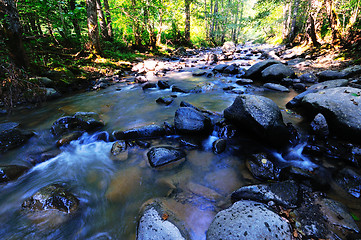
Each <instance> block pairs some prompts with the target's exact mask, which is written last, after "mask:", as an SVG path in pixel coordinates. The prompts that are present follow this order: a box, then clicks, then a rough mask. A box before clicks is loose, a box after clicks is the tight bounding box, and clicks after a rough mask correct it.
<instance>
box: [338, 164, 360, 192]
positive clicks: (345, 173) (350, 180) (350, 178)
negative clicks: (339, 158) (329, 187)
mask: <svg viewBox="0 0 361 240" xmlns="http://www.w3.org/2000/svg"><path fill="white" fill-rule="evenodd" d="M335 181H336V183H337V184H338V185H339V186H341V187H342V188H343V189H344V190H345V191H347V192H348V193H349V194H351V195H352V196H354V197H355V198H361V176H360V175H359V174H357V173H356V172H355V171H353V170H352V169H349V168H344V169H342V170H341V171H340V172H338V173H337V175H336V177H335Z"/></svg>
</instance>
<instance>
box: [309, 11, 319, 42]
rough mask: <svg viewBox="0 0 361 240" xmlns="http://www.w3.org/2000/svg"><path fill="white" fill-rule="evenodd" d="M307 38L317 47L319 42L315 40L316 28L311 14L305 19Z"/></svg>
mask: <svg viewBox="0 0 361 240" xmlns="http://www.w3.org/2000/svg"><path fill="white" fill-rule="evenodd" d="M306 32H307V34H308V36H309V38H310V39H311V42H312V44H313V46H315V47H318V46H320V45H321V44H320V43H319V42H318V41H317V36H316V30H315V21H314V20H313V17H312V16H309V18H308V20H307V30H306Z"/></svg>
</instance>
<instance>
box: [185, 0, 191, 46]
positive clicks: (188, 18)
mask: <svg viewBox="0 0 361 240" xmlns="http://www.w3.org/2000/svg"><path fill="white" fill-rule="evenodd" d="M190 5H191V0H184V7H185V16H186V20H185V28H184V40H185V42H186V43H187V44H189V43H190V41H191V38H190V36H191V35H190V30H191V11H190Z"/></svg>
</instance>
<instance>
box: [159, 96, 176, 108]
mask: <svg viewBox="0 0 361 240" xmlns="http://www.w3.org/2000/svg"><path fill="white" fill-rule="evenodd" d="M155 101H156V102H157V103H159V104H164V105H166V106H168V105H169V104H171V103H172V102H173V98H172V97H159V98H157V100H155Z"/></svg>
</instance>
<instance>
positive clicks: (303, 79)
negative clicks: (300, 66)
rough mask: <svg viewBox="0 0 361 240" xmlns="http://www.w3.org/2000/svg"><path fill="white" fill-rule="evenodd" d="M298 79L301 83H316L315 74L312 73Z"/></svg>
mask: <svg viewBox="0 0 361 240" xmlns="http://www.w3.org/2000/svg"><path fill="white" fill-rule="evenodd" d="M299 79H300V80H301V82H303V83H315V82H318V78H317V77H316V75H315V74H313V73H305V74H302V75H301V76H300V77H299Z"/></svg>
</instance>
